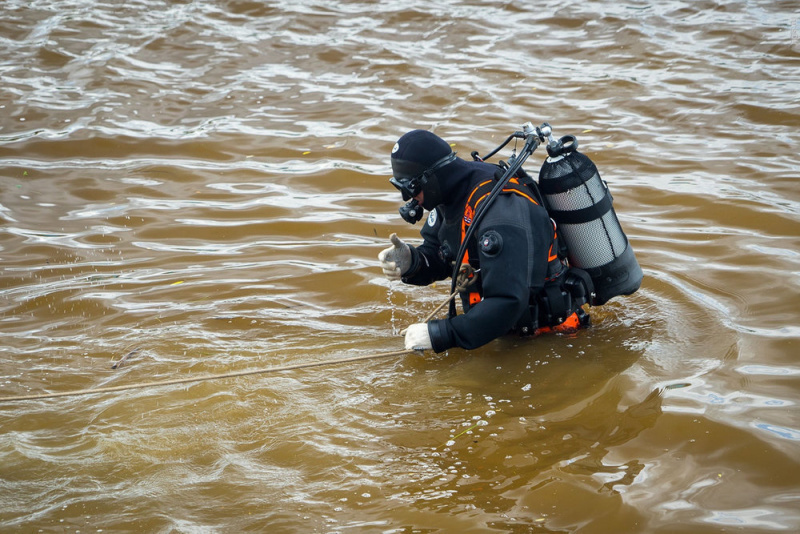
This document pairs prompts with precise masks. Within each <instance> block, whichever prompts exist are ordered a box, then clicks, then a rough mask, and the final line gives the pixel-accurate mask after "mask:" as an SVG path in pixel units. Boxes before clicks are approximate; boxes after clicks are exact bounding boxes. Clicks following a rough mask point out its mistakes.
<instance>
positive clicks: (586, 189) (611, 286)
mask: <svg viewBox="0 0 800 534" xmlns="http://www.w3.org/2000/svg"><path fill="white" fill-rule="evenodd" d="M577 149H578V140H577V139H576V138H575V137H574V136H572V135H567V136H564V137H562V138H561V139H560V140H559V141H555V140H553V139H552V137H550V143H549V144H548V145H547V153H548V155H549V157H548V158H547V159H546V160H545V162H544V163H543V164H542V167H541V169H540V170H539V190H540V192H541V194H542V196H543V197H544V201H545V205H546V207H547V211H548V212H549V213H550V217H551V218H552V219H553V220H554V221H555V223H556V225H557V228H558V235H559V237H560V238H561V239H562V242H563V244H564V245H565V247H566V249H567V258H568V259H569V264H570V266H571V267H577V268H578V269H582V270H584V271H586V272H587V273H588V274H589V276H590V277H591V279H592V282H593V284H594V293H593V295H592V298H591V299H590V302H589V303H590V304H591V305H593V306H599V305H601V304H605V303H606V302H608V300H610V299H612V298H614V297H616V296H619V295H630V294H631V293H633V292H635V291H636V290H637V289H639V286H640V285H641V283H642V277H643V274H642V268H641V267H640V266H639V262H638V261H636V256H634V254H633V249H632V248H631V246H630V243H629V242H628V238H627V237H626V236H625V233H624V232H623V231H622V226H620V224H619V220H618V219H617V214H616V212H615V211H614V207H613V206H612V201H613V199H612V197H611V193H610V191H609V190H608V186H607V185H606V183H605V182H604V181H603V180H602V179H601V178H600V173H599V172H598V171H597V167H596V166H595V164H594V163H593V162H592V160H590V159H589V158H588V157H587V156H586V155H584V154H581V153H580V152H578V150H577Z"/></svg>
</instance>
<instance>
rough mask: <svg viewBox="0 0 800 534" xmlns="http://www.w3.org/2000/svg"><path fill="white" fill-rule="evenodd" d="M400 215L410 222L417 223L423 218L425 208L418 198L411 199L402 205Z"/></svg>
mask: <svg viewBox="0 0 800 534" xmlns="http://www.w3.org/2000/svg"><path fill="white" fill-rule="evenodd" d="M399 211H400V217H402V218H403V220H404V221H406V222H407V223H408V224H417V221H419V220H421V219H422V215H423V213H422V212H423V211H424V210H423V209H422V206H420V205H419V202H417V200H416V199H413V198H412V199H411V200H409V201H408V202H406V203H405V204H403V206H401V207H400V210H399Z"/></svg>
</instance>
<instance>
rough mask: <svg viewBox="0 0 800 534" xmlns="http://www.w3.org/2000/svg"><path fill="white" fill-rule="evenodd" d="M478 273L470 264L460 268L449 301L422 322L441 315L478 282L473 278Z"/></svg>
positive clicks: (401, 332)
mask: <svg viewBox="0 0 800 534" xmlns="http://www.w3.org/2000/svg"><path fill="white" fill-rule="evenodd" d="M476 272H478V271H476V270H475V269H474V268H473V267H472V265H470V264H469V263H465V264H463V265H462V266H461V268H459V270H458V280H457V285H456V289H455V291H453V292H452V293H450V296H449V297H447V299H446V300H445V301H444V302H442V303H441V304H439V305H438V306H436V308H435V309H434V310H433V311H432V312H431V313H429V314H428V316H427V317H425V319H424V320H423V321H422V322H423V323H427V322H428V321H430V320H431V319H433V316H434V315H436V314H437V313H439V312H440V311H441V310H442V308H444V307H445V306H447V305H448V304H450V301H451V300H453V298H455V296H456V295H458V294H459V293H461V292H462V291H464V290H466V289H467V288H468V287H469V286H471V285H472V284H474V283H475V282H477V281H478V278H477V277H476V276H473V275H474V274H475V273H476ZM406 330H408V328H404V329H402V330H400V335H401V336H402V335H405V333H406Z"/></svg>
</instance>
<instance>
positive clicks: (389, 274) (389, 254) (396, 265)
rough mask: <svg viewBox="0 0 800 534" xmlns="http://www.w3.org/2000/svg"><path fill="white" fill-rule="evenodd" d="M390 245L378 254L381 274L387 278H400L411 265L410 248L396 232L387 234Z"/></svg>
mask: <svg viewBox="0 0 800 534" xmlns="http://www.w3.org/2000/svg"><path fill="white" fill-rule="evenodd" d="M389 240H390V241H391V242H392V246H391V247H389V248H387V249H385V250H382V251H381V252H380V254H378V261H380V262H381V269H383V274H385V275H386V278H388V279H389V280H400V278H401V277H402V276H403V273H404V272H406V271H407V270H408V269H409V268H410V267H411V248H410V247H409V246H408V245H406V244H405V243H404V242H403V240H402V239H400V238H399V237H397V234H392V235H390V236H389Z"/></svg>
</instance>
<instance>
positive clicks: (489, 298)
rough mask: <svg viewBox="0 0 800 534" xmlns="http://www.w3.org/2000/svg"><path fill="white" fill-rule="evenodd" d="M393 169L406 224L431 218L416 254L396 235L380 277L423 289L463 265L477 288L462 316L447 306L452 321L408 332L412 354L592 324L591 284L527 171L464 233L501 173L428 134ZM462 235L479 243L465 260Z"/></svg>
mask: <svg viewBox="0 0 800 534" xmlns="http://www.w3.org/2000/svg"><path fill="white" fill-rule="evenodd" d="M391 164H392V174H393V176H392V178H391V179H390V182H391V183H392V185H393V186H394V187H396V188H397V189H398V190H399V191H400V192H401V193H402V196H403V200H405V201H409V204H407V205H406V206H405V207H404V208H405V213H404V208H401V214H402V215H403V218H404V219H406V220H407V221H408V222H411V223H414V222H416V221H417V220H420V219H421V218H422V209H423V208H424V209H425V210H428V211H429V214H428V216H427V218H426V222H425V224H424V226H423V227H422V229H421V231H420V234H421V236H422V238H423V243H422V244H421V245H420V246H416V247H415V246H411V245H409V244H407V243H405V242H403V241H402V240H401V239H400V238H399V237H397V235H396V234H392V236H391V237H390V240H391V246H390V247H389V248H387V249H385V250H383V251H381V252H380V254H379V255H378V259H379V261H380V265H381V268H382V270H383V272H384V274H385V275H386V276H387V278H389V279H390V280H402V281H403V282H405V283H407V284H413V285H419V286H423V285H428V284H431V283H433V282H435V281H439V280H444V279H446V278H448V277H451V276H453V274H455V273H456V272H457V271H454V262H460V263H461V264H463V265H464V266H465V267H466V266H467V265H468V266H469V267H468V268H467V269H466V270H465V274H464V277H465V278H464V281H465V282H467V281H468V282H469V283H470V284H471V285H469V286H466V285H465V286H464V287H463V291H461V293H460V298H461V304H462V308H463V309H464V313H463V314H460V315H455V314H454V311H455V310H454V308H451V313H450V317H448V318H446V319H435V320H430V321H428V322H427V323H417V324H412V325H411V326H409V328H408V329H407V330H406V334H405V347H406V349H407V350H420V349H421V350H428V349H432V350H433V351H435V352H442V351H445V350H447V349H450V348H452V347H461V348H464V349H474V348H477V347H480V346H482V345H484V344H486V343H488V342H490V341H492V340H494V339H496V338H498V337H500V336H503V335H505V334H508V333H516V334H519V335H523V336H535V335H538V334H540V333H543V332H547V331H574V330H576V329H578V328H580V327H581V326H584V325H587V324H588V323H589V314H588V313H587V312H586V310H585V309H584V308H585V306H584V305H585V304H587V303H590V300H591V299H590V294H591V292H592V291H593V288H592V287H591V286H592V282H591V279H590V278H589V277H588V276H583V275H585V273H581V272H580V271H579V270H575V269H571V268H570V267H569V265H568V260H567V259H566V257H565V255H564V254H563V248H561V247H560V245H559V237H558V234H557V232H556V227H555V223H554V222H553V220H551V217H550V215H549V213H548V210H547V209H546V207H545V206H544V205H543V201H542V197H541V195H539V194H538V190H537V189H536V184H535V182H533V180H532V179H531V177H530V176H529V175H528V174H527V173H525V172H524V171H522V170H521V169H520V170H519V171H517V173H516V175H515V176H514V177H513V178H512V179H511V180H510V181H508V183H507V185H506V186H505V187H503V189H502V191H500V194H498V195H497V198H496V199H495V201H494V203H493V204H492V205H491V209H487V210H485V211H486V213H485V214H484V216H483V217H482V219H481V220H480V221H477V226H476V228H475V229H474V230H473V231H472V232H470V233H468V232H467V230H468V229H469V227H470V225H471V224H472V217H473V216H474V214H475V213H476V211H477V210H478V209H479V208H480V204H481V202H483V201H484V200H485V199H486V198H487V197H488V196H489V192H490V191H491V189H492V187H493V186H494V185H495V184H496V183H497V181H498V179H499V178H500V177H501V176H502V175H503V173H504V168H503V167H502V166H501V165H495V164H492V163H487V162H484V161H480V160H479V158H476V161H466V160H464V159H461V158H459V157H457V156H456V154H455V153H454V152H453V151H452V149H451V147H450V145H449V144H448V143H447V142H445V141H444V140H443V139H441V138H440V137H439V136H437V135H435V134H433V133H431V132H429V131H427V130H413V131H410V132H408V133H406V134H404V135H403V136H402V137H400V139H399V140H398V141H397V143H396V144H395V145H394V147H393V149H392V152H391ZM466 235H471V236H473V237H472V239H470V240H469V241H470V242H468V243H466V247H465V249H462V250H465V252H464V253H463V256H464V258H463V260H462V259H461V258H456V256H457V251H459V250H460V249H461V246H462V241H463V240H464V237H465V236H466ZM576 271H577V273H578V274H577V275H576V274H575V272H576ZM467 277H468V278H467ZM637 287H638V286H637Z"/></svg>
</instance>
